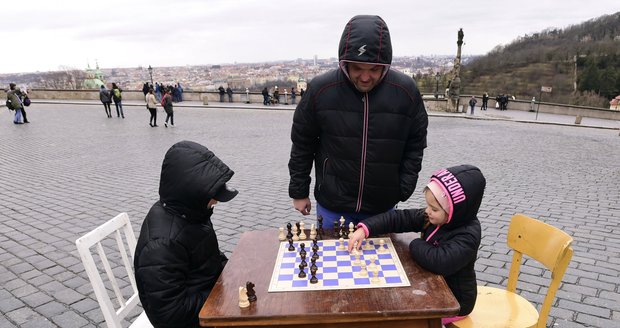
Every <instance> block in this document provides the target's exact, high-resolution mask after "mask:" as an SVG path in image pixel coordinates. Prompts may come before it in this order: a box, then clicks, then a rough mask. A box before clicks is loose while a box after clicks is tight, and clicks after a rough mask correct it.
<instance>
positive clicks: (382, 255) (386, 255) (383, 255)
mask: <svg viewBox="0 0 620 328" xmlns="http://www.w3.org/2000/svg"><path fill="white" fill-rule="evenodd" d="M377 257H378V258H379V260H388V259H391V258H392V254H390V253H379V255H378V256H377Z"/></svg>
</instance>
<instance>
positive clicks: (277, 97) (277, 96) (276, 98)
mask: <svg viewBox="0 0 620 328" xmlns="http://www.w3.org/2000/svg"><path fill="white" fill-rule="evenodd" d="M273 101H274V102H275V103H276V104H279V103H280V91H278V86H277V85H276V86H275V88H274V90H273Z"/></svg>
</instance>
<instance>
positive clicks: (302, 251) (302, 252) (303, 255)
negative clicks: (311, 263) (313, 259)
mask: <svg viewBox="0 0 620 328" xmlns="http://www.w3.org/2000/svg"><path fill="white" fill-rule="evenodd" d="M307 254H308V253H306V250H305V249H303V248H302V249H301V251H299V256H301V257H303V258H306V255H307Z"/></svg>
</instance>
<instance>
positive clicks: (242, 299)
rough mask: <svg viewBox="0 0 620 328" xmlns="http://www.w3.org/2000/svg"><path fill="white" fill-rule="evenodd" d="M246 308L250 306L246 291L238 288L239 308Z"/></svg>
mask: <svg viewBox="0 0 620 328" xmlns="http://www.w3.org/2000/svg"><path fill="white" fill-rule="evenodd" d="M248 306H250V301H249V300H248V290H247V289H246V288H245V287H239V307H241V308H246V307H248Z"/></svg>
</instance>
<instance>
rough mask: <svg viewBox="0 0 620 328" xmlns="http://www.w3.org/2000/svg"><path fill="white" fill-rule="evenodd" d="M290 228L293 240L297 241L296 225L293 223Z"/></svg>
mask: <svg viewBox="0 0 620 328" xmlns="http://www.w3.org/2000/svg"><path fill="white" fill-rule="evenodd" d="M291 230H292V232H293V241H298V240H299V236H298V235H297V225H296V224H294V225H293V228H292V229H291Z"/></svg>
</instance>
